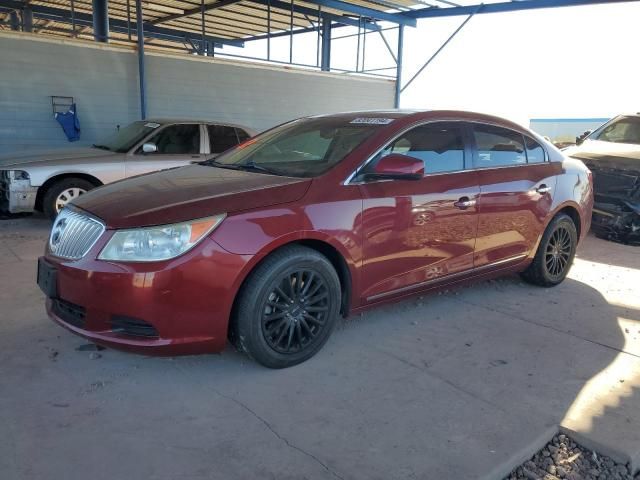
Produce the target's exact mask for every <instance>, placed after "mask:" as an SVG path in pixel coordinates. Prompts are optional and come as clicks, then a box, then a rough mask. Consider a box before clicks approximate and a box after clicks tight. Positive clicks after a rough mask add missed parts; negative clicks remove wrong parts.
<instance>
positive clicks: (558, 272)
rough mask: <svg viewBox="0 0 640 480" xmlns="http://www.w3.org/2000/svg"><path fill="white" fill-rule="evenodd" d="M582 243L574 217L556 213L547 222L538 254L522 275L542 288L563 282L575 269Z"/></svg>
mask: <svg viewBox="0 0 640 480" xmlns="http://www.w3.org/2000/svg"><path fill="white" fill-rule="evenodd" d="M577 245H578V232H577V229H576V224H575V223H574V222H573V219H572V218H571V217H569V216H568V215H566V214H564V213H560V214H558V215H556V216H555V217H554V218H553V220H551V222H549V225H547V228H546V230H545V231H544V233H543V235H542V238H541V239H540V244H539V245H538V250H537V251H536V254H535V257H534V258H533V261H532V262H531V264H530V265H529V266H528V267H527V269H526V270H525V271H524V272H522V273H521V274H520V275H521V276H522V278H523V279H524V280H526V281H527V282H529V283H533V284H534V285H539V286H541V287H553V286H555V285H558V284H559V283H561V282H562V281H563V280H564V279H565V277H566V276H567V274H568V273H569V269H570V268H571V264H572V263H573V257H574V256H575V254H576V246H577Z"/></svg>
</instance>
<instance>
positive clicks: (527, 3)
mask: <svg viewBox="0 0 640 480" xmlns="http://www.w3.org/2000/svg"><path fill="white" fill-rule="evenodd" d="M633 1H637V0H521V1H512V2H500V3H485V4H477V5H465V6H459V7H442V8H437V7H433V8H421V9H419V10H413V11H411V12H406V13H405V15H406V16H409V17H412V18H434V17H454V16H458V15H471V14H472V13H473V12H474V11H477V13H501V12H517V11H520V10H534V9H538V8H552V7H577V6H580V5H596V4H599V3H608V4H611V3H623V2H633Z"/></svg>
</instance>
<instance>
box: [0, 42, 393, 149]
mask: <svg viewBox="0 0 640 480" xmlns="http://www.w3.org/2000/svg"><path fill="white" fill-rule="evenodd" d="M0 68H1V69H2V75H0V152H2V153H6V152H11V151H16V150H25V149H33V148H48V147H50V146H56V147H58V146H69V145H71V144H69V142H67V140H66V137H65V135H64V133H63V131H62V129H61V128H60V126H59V125H58V123H57V122H56V121H55V120H54V118H53V114H52V110H51V98H50V97H51V95H61V96H72V97H74V99H75V101H76V103H77V105H78V116H79V119H80V124H81V128H82V133H81V141H80V142H76V144H85V145H86V144H89V145H90V144H92V143H95V142H97V141H99V140H100V139H101V138H103V137H104V136H105V134H108V133H110V132H113V131H115V129H116V125H126V124H127V123H129V122H131V121H134V120H137V119H138V118H139V115H140V113H139V104H140V102H139V97H138V66H137V56H136V53H135V51H132V50H126V49H117V48H114V47H111V46H96V45H95V44H90V43H84V42H77V41H68V40H67V41H59V40H49V39H46V40H43V39H42V37H39V38H33V37H25V36H24V35H21V36H19V37H18V36H17V35H16V34H8V33H2V34H0ZM146 72H147V105H148V106H147V117H148V118H153V117H179V118H205V119H212V120H216V119H218V120H223V121H228V122H234V123H240V124H244V125H247V126H249V127H252V128H254V129H257V130H263V129H265V128H268V127H271V126H273V125H276V124H278V123H281V122H284V121H286V120H289V119H292V118H295V117H299V116H303V115H311V114H319V113H329V112H334V111H345V110H362V109H379V108H391V107H393V98H394V97H393V96H394V82H392V81H389V80H378V79H369V78H358V77H353V76H345V75H337V74H326V73H318V72H306V71H301V70H298V69H292V68H286V69H285V68H282V67H277V66H276V67H272V66H256V65H253V64H239V63H237V62H236V63H234V62H229V61H221V60H212V59H209V58H202V57H193V58H190V57H185V56H168V55H166V54H156V53H153V54H149V55H147V57H146Z"/></svg>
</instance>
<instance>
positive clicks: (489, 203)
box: [472, 124, 562, 268]
mask: <svg viewBox="0 0 640 480" xmlns="http://www.w3.org/2000/svg"><path fill="white" fill-rule="evenodd" d="M472 131H473V139H474V141H475V149H474V162H475V166H476V169H477V172H478V179H479V182H480V197H479V199H478V203H477V207H478V234H477V240H476V249H475V259H474V264H475V266H476V268H479V267H483V266H488V265H496V266H498V265H502V264H505V265H507V264H508V263H510V262H518V261H519V260H522V259H523V258H524V257H525V256H526V255H529V253H531V252H532V251H533V249H535V248H536V245H537V241H538V238H539V236H540V232H541V231H542V229H543V225H544V222H545V221H546V219H547V217H548V214H549V212H550V210H551V206H552V203H553V193H554V190H555V187H556V179H557V175H558V174H559V173H560V172H561V169H562V165H561V164H560V163H558V162H548V161H547V160H548V159H547V156H546V153H545V151H544V148H543V147H542V146H541V145H540V144H539V143H538V142H537V141H536V140H534V139H533V138H530V137H528V136H524V135H522V134H521V133H520V132H516V131H513V130H509V129H506V128H503V127H498V126H493V125H486V124H474V125H473V126H472Z"/></svg>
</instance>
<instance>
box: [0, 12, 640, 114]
mask: <svg viewBox="0 0 640 480" xmlns="http://www.w3.org/2000/svg"><path fill="white" fill-rule="evenodd" d="M631 1H639V0H511V1H505V0H486V1H485V2H483V3H479V2H478V0H0V30H14V31H24V32H29V33H30V34H39V35H49V36H56V37H74V38H79V39H84V40H95V41H103V42H104V41H107V42H109V43H111V44H114V45H129V46H134V45H135V48H136V49H137V51H138V56H139V70H140V72H139V73H140V103H141V116H142V117H144V115H145V110H146V103H145V102H146V101H145V77H144V65H145V62H144V51H145V50H146V49H148V48H152V49H160V50H165V51H167V50H169V51H179V52H183V53H188V54H192V55H203V56H214V55H215V56H218V55H221V56H226V57H231V58H237V57H239V58H243V59H248V60H254V61H266V62H270V63H286V64H292V65H299V66H302V67H307V68H313V69H318V70H325V71H334V72H339V73H347V74H350V73H357V74H366V75H375V76H379V77H385V78H390V79H394V80H396V100H395V102H396V106H398V105H399V99H400V94H401V92H402V91H403V90H404V89H405V88H407V86H408V85H409V84H411V82H413V80H414V79H415V78H416V77H417V76H418V75H419V74H420V73H421V72H422V71H423V70H424V69H425V68H427V66H428V65H429V64H430V63H431V62H432V61H433V60H434V59H435V58H436V56H437V55H438V54H440V52H441V51H442V50H444V49H445V47H446V46H447V45H448V44H449V42H450V41H452V40H453V38H454V37H455V36H456V35H457V33H458V32H459V31H460V30H461V29H462V28H463V27H464V26H465V25H466V24H467V23H468V22H469V21H470V20H471V18H472V17H474V16H475V15H476V14H487V13H501V12H515V11H527V10H534V9H541V8H554V7H571V6H573V7H575V6H580V5H595V4H613V3H625V2H631ZM105 14H106V15H105ZM452 16H466V18H465V19H463V21H462V23H461V24H460V26H459V27H458V28H457V29H455V31H453V33H452V34H451V36H450V37H449V38H448V39H447V40H446V41H445V42H444V43H443V44H442V46H441V47H440V48H438V49H437V50H436V51H435V53H433V54H432V55H431V56H430V57H429V58H428V59H427V60H426V62H425V64H424V65H423V66H422V68H420V69H419V70H418V72H417V73H416V74H415V75H414V76H413V77H412V78H410V79H409V80H408V81H407V82H406V83H405V84H404V85H402V83H401V73H402V49H403V43H404V29H405V27H415V26H416V25H417V20H418V19H426V18H436V17H452ZM105 17H107V18H105ZM107 20H108V23H107ZM336 29H341V30H340V31H342V29H345V30H346V31H347V34H346V35H341V36H336V33H338V32H337V30H336ZM390 30H392V32H391V34H392V36H393V38H388V37H387V35H388V34H389V31H390ZM354 32H357V33H354ZM305 33H306V34H309V33H312V34H315V35H316V37H317V41H316V52H315V62H312V63H307V64H300V63H294V61H293V59H294V55H293V45H294V36H296V35H300V34H305ZM371 35H375V36H376V37H377V36H379V37H381V38H382V40H383V42H384V46H385V47H386V49H387V51H384V50H383V53H382V54H381V53H380V52H376V54H377V55H386V54H387V53H388V54H389V55H388V57H389V60H390V63H391V64H390V65H389V66H388V67H386V66H385V67H379V66H378V67H377V68H371V67H369V68H367V65H366V59H365V52H366V45H367V44H366V42H367V38H368V37H370V36H371ZM278 37H280V38H282V37H288V38H289V59H288V61H282V60H275V59H274V58H273V56H272V54H271V53H272V49H271V40H272V39H275V38H278ZM349 37H356V38H357V49H356V54H355V59H354V64H355V68H354V69H344V68H342V69H338V68H335V66H334V65H332V62H331V51H332V48H331V44H332V42H335V41H339V39H344V38H349ZM261 40H263V41H264V40H266V52H267V53H266V56H263V57H249V56H247V55H239V54H237V53H230V52H229V51H228V49H227V47H244V46H245V45H246V44H247V43H248V42H254V41H261ZM307 45H308V44H307Z"/></svg>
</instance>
